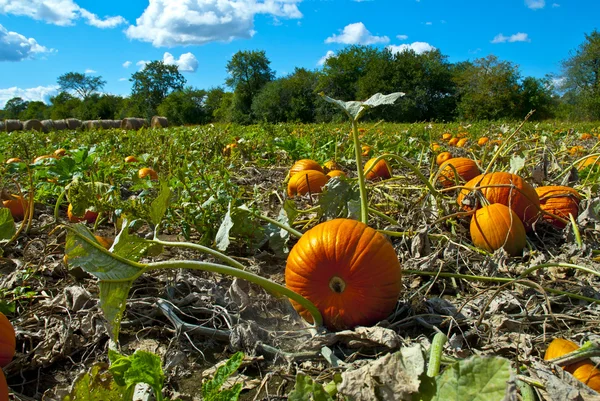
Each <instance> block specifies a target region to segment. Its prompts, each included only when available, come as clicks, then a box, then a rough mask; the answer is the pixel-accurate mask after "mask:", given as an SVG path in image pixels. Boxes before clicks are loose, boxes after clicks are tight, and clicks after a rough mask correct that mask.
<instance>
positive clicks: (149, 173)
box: [138, 167, 158, 181]
mask: <svg viewBox="0 0 600 401" xmlns="http://www.w3.org/2000/svg"><path fill="white" fill-rule="evenodd" d="M138 177H140V178H141V179H142V180H143V179H144V178H146V177H150V179H151V180H155V181H156V180H158V174H157V173H156V171H154V170H152V169H151V168H149V167H143V168H141V169H139V170H138Z"/></svg>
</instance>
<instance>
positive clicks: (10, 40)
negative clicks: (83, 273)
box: [0, 0, 54, 61]
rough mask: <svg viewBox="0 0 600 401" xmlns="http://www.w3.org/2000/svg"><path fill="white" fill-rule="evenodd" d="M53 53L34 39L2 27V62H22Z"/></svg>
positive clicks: (0, 31) (0, 35)
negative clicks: (38, 55) (37, 55)
mask: <svg viewBox="0 0 600 401" xmlns="http://www.w3.org/2000/svg"><path fill="white" fill-rule="evenodd" d="M0 1H2V0H0ZM53 51H54V50H53V49H48V48H46V47H44V46H42V45H40V44H38V42H37V41H36V40H35V39H33V38H27V37H25V36H23V35H21V34H20V33H17V32H10V31H8V30H7V29H6V28H4V27H3V26H2V25H0V61H22V60H26V59H31V58H33V57H34V56H35V55H36V54H42V53H51V52H53Z"/></svg>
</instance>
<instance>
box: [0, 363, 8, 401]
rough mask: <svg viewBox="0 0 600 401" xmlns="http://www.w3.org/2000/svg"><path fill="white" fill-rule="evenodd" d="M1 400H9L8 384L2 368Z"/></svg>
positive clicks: (0, 381)
mask: <svg viewBox="0 0 600 401" xmlns="http://www.w3.org/2000/svg"><path fill="white" fill-rule="evenodd" d="M0 401H8V384H7V383H6V377H4V372H3V371H2V369H0Z"/></svg>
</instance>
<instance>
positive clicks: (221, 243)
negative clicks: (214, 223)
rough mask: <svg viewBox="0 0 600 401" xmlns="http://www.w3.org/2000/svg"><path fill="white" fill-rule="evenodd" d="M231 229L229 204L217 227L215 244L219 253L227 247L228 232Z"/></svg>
mask: <svg viewBox="0 0 600 401" xmlns="http://www.w3.org/2000/svg"><path fill="white" fill-rule="evenodd" d="M232 228H233V220H232V219H231V203H230V204H229V207H228V209H227V213H225V217H223V222H222V223H221V225H220V226H219V231H217V236H216V238H215V242H216V245H217V249H218V250H219V251H224V250H226V249H227V247H228V246H229V242H230V241H229V231H231V229H232Z"/></svg>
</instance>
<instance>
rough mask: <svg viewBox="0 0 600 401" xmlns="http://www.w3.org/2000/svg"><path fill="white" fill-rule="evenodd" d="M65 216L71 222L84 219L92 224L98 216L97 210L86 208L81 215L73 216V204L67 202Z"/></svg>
mask: <svg viewBox="0 0 600 401" xmlns="http://www.w3.org/2000/svg"><path fill="white" fill-rule="evenodd" d="M67 218H68V219H69V221H70V222H71V223H79V222H81V221H86V222H88V223H90V224H92V223H94V222H95V221H96V219H97V218H98V212H94V211H93V210H86V211H85V213H84V215H83V217H79V216H75V215H74V214H73V205H72V204H71V203H69V206H68V207H67Z"/></svg>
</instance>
